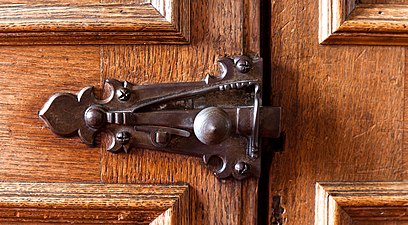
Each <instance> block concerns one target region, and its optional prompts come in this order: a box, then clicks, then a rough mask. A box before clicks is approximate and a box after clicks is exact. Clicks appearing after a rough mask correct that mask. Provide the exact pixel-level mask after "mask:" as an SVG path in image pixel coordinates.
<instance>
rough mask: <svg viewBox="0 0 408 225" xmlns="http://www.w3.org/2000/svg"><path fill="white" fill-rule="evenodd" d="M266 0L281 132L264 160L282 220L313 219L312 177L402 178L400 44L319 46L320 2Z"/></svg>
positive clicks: (311, 221)
mask: <svg viewBox="0 0 408 225" xmlns="http://www.w3.org/2000/svg"><path fill="white" fill-rule="evenodd" d="M271 5H272V12H271V14H272V15H273V16H272V18H271V24H272V26H271V37H270V38H271V48H272V52H271V65H272V72H271V77H272V95H271V99H272V103H273V105H276V106H282V107H283V114H282V115H283V119H282V123H283V130H284V132H285V134H286V140H285V144H284V147H283V151H282V152H281V153H276V154H275V156H274V159H273V162H272V166H271V168H270V172H269V174H270V184H269V188H270V196H271V198H270V200H269V202H270V204H269V207H270V209H271V208H273V201H272V200H273V199H272V196H281V207H283V208H284V213H283V218H284V219H283V220H284V223H283V224H296V225H297V224H302V225H311V224H314V214H315V208H314V206H315V203H314V199H315V194H316V193H315V190H314V188H315V184H316V182H323V181H327V182H334V181H349V182H353V181H400V180H404V179H407V169H408V167H407V166H408V161H407V150H406V141H407V140H406V139H407V138H406V137H407V136H406V133H405V132H406V128H407V127H406V126H407V125H406V124H407V123H406V121H407V116H406V115H408V114H407V107H406V106H407V104H406V98H407V97H406V96H407V95H406V93H407V91H406V88H405V82H406V78H405V74H406V50H405V48H404V47H401V46H395V47H384V46H355V45H342V46H333V45H330V46H322V45H319V43H318V19H317V18H316V15H318V12H319V3H318V2H316V1H312V0H306V1H274V0H273V1H271ZM270 211H271V212H270V214H269V223H270V224H273V221H274V220H275V215H274V214H273V213H272V210H270ZM339 213H340V212H339ZM391 224H392V223H391Z"/></svg>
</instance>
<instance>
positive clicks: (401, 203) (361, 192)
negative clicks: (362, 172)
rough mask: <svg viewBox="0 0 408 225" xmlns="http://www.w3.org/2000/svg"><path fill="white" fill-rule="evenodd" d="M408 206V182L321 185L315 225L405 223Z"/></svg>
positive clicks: (407, 216) (317, 190) (317, 197)
mask: <svg viewBox="0 0 408 225" xmlns="http://www.w3.org/2000/svg"><path fill="white" fill-rule="evenodd" d="M407 204H408V183H407V182H338V183H336V182H335V183H330V182H324V183H319V184H317V185H316V212H315V213H316V219H315V225H329V224H330V225H332V224H338V225H347V224H349V225H353V224H355V223H356V222H358V221H362V222H364V223H366V222H367V221H370V222H371V223H375V222H376V221H380V222H385V221H386V222H387V223H389V222H392V221H394V222H395V221H399V222H400V223H397V224H404V223H406V222H407V221H408V212H407ZM336 211H343V212H344V213H336ZM344 217H346V219H345V218H344ZM401 221H402V222H401ZM404 221H405V222H404Z"/></svg>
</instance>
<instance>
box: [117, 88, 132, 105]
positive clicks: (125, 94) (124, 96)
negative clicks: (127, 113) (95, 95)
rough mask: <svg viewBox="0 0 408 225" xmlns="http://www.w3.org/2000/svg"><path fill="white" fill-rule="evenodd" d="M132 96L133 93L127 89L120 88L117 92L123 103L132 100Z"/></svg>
mask: <svg viewBox="0 0 408 225" xmlns="http://www.w3.org/2000/svg"><path fill="white" fill-rule="evenodd" d="M130 94H131V92H130V90H129V89H127V88H120V89H119V90H118V91H117V95H118V99H119V100H120V101H122V102H124V101H127V100H129V99H130Z"/></svg>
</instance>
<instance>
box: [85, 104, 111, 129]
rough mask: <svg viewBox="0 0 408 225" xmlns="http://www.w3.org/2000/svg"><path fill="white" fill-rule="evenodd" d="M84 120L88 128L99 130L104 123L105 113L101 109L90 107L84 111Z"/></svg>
mask: <svg viewBox="0 0 408 225" xmlns="http://www.w3.org/2000/svg"><path fill="white" fill-rule="evenodd" d="M84 120H85V124H86V125H87V126H88V127H91V128H94V129H99V128H101V127H102V126H103V125H105V123H106V113H105V111H104V110H103V109H102V108H99V107H92V106H91V107H89V108H88V109H87V110H86V111H85V114H84Z"/></svg>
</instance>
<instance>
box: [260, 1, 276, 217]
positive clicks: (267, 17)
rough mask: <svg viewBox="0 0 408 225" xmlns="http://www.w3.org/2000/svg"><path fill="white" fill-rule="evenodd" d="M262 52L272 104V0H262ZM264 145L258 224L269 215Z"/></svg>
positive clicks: (266, 96) (268, 159)
mask: <svg viewBox="0 0 408 225" xmlns="http://www.w3.org/2000/svg"><path fill="white" fill-rule="evenodd" d="M260 7H261V9H260V13H261V15H260V20H261V21H260V32H261V34H260V39H261V40H260V45H261V49H260V54H261V57H262V58H263V87H262V88H263V89H262V97H263V99H262V105H264V106H270V105H271V99H270V95H271V80H272V78H271V70H272V69H271V39H270V37H271V0H260ZM266 149H267V148H265V147H263V151H262V157H261V176H260V178H259V182H258V225H267V224H269V222H268V216H269V169H270V165H271V163H272V157H273V152H272V151H266Z"/></svg>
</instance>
